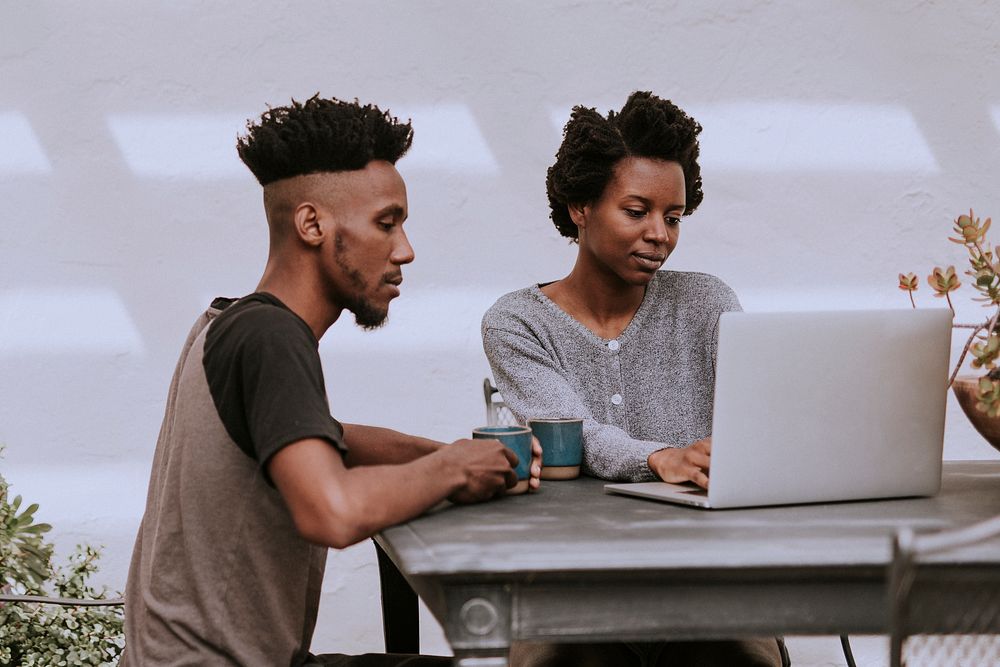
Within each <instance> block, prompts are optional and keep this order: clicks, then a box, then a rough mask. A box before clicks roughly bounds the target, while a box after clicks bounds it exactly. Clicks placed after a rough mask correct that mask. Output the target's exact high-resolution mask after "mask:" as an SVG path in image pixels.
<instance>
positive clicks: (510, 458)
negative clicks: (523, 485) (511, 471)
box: [503, 447, 519, 468]
mask: <svg viewBox="0 0 1000 667" xmlns="http://www.w3.org/2000/svg"><path fill="white" fill-rule="evenodd" d="M503 453H504V456H506V457H507V462H508V463H510V467H511V468H516V467H517V464H518V462H519V459H518V458H517V454H515V453H514V451H513V450H510V449H507V448H506V447H504V448H503Z"/></svg>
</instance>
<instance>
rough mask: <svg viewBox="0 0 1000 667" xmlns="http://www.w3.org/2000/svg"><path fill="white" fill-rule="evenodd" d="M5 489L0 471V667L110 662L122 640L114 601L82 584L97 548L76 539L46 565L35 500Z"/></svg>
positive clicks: (49, 552) (44, 527) (43, 529)
mask: <svg viewBox="0 0 1000 667" xmlns="http://www.w3.org/2000/svg"><path fill="white" fill-rule="evenodd" d="M2 453H3V449H2V448H0V455H2ZM8 491H9V485H8V483H7V480H6V479H4V477H3V475H2V474H0V665H18V666H19V667H29V666H35V665H37V666H41V665H67V666H80V667H83V666H86V667H91V666H93V667H100V666H102V665H113V664H116V663H117V662H118V658H119V656H120V654H121V651H122V648H123V647H124V645H125V640H124V632H123V626H122V621H123V611H122V604H121V600H109V599H107V596H106V591H105V590H103V589H101V590H97V589H95V588H94V587H93V586H91V585H90V584H89V583H88V579H89V578H90V576H91V575H92V574H94V572H96V571H97V560H98V558H99V557H100V553H99V551H98V550H96V549H94V548H92V547H89V546H81V545H78V546H77V548H76V551H75V553H74V554H73V555H72V556H70V558H69V560H68V563H67V564H66V565H65V566H58V565H55V564H53V562H52V561H53V558H52V556H53V546H52V544H51V543H49V542H48V541H46V539H45V533H47V532H48V531H49V530H50V529H51V526H50V525H48V524H45V523H36V522H35V516H34V515H35V512H36V511H37V510H38V505H37V504H32V505H28V506H27V507H23V504H22V500H21V496H16V497H14V498H13V499H12V498H10V495H9V493H8ZM22 507H23V508H22Z"/></svg>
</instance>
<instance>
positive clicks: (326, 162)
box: [236, 94, 413, 185]
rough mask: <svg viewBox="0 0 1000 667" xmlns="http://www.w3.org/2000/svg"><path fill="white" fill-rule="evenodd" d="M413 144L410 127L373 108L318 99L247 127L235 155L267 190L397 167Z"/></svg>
mask: <svg viewBox="0 0 1000 667" xmlns="http://www.w3.org/2000/svg"><path fill="white" fill-rule="evenodd" d="M412 142H413V128H412V127H411V126H410V123H409V122H406V123H400V122H399V120H398V119H396V118H395V117H393V116H392V115H390V114H389V112H387V111H385V112H384V111H382V110H381V109H379V108H378V107H377V106H374V105H372V104H366V105H364V106H362V105H361V104H359V103H358V101H357V100H355V101H353V102H344V101H341V100H338V99H335V98H330V99H323V98H321V97H320V96H319V94H316V95H314V96H313V97H311V98H309V99H308V100H306V101H305V102H302V103H299V102H296V101H295V100H292V103H291V104H290V105H288V106H285V107H274V108H271V109H268V110H267V111H265V112H264V113H263V114H261V116H260V120H259V121H257V122H253V121H247V132H246V135H244V136H241V137H238V138H237V140H236V151H237V152H238V153H239V154H240V159H241V160H243V163H244V164H245V165H246V166H247V167H249V168H250V171H251V172H253V175H254V176H255V177H256V178H257V181H258V182H259V183H260V184H261V185H267V184H268V183H273V182H274V181H279V180H281V179H283V178H292V177H293V176H302V175H304V174H315V173H320V172H332V171H354V170H358V169H364V168H365V165H367V164H368V163H369V162H371V161H372V160H385V161H387V162H390V163H392V164H396V161H397V160H398V159H399V158H401V157H403V155H404V154H405V153H406V151H407V150H409V148H410V144H411V143H412Z"/></svg>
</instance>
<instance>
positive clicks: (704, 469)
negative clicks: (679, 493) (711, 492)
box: [646, 438, 712, 489]
mask: <svg viewBox="0 0 1000 667" xmlns="http://www.w3.org/2000/svg"><path fill="white" fill-rule="evenodd" d="M711 461H712V439H711V438H705V439H704V440H699V441H698V442H695V443H692V444H690V445H688V446H687V447H668V448H666V449H658V450H656V451H655V452H653V453H652V454H650V455H649V458H647V459H646V463H647V465H649V469H650V470H652V471H653V473H655V474H656V476H657V477H659V478H660V479H662V480H663V481H664V482H670V483H672V484H676V483H678V482H694V483H695V484H697V485H698V486H700V487H701V488H703V489H707V488H708V469H709V467H710V464H711Z"/></svg>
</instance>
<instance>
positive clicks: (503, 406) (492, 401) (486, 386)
mask: <svg viewBox="0 0 1000 667" xmlns="http://www.w3.org/2000/svg"><path fill="white" fill-rule="evenodd" d="M483 398H484V399H485V401H486V424H487V425H489V426H513V425H515V424H517V423H518V421H517V417H515V416H514V413H513V412H511V411H510V408H508V407H507V403H506V402H505V401H504V400H503V396H501V395H500V390H499V389H497V388H496V387H494V386H493V383H492V382H490V379H489V378H484V379H483Z"/></svg>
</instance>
